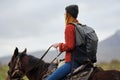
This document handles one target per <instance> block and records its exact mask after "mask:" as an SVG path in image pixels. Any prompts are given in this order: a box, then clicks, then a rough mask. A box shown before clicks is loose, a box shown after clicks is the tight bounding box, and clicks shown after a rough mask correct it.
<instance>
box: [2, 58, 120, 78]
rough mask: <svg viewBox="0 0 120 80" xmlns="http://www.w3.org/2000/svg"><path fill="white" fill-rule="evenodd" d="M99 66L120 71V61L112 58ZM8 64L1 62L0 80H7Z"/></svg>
mask: <svg viewBox="0 0 120 80" xmlns="http://www.w3.org/2000/svg"><path fill="white" fill-rule="evenodd" d="M97 65H98V66H99V67H102V68H103V69H104V70H110V69H114V70H119V71H120V61H118V60H112V61H111V62H109V63H106V62H101V63H98V64H97ZM7 71H8V66H5V65H1V64H0V80H5V78H6V76H7ZM24 80H28V79H27V78H26V77H24Z"/></svg>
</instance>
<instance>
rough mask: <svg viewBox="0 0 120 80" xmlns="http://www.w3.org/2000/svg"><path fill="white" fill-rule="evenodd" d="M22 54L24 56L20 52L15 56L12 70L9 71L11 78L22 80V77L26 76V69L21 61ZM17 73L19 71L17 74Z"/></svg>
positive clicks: (12, 79)
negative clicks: (24, 69)
mask: <svg viewBox="0 0 120 80" xmlns="http://www.w3.org/2000/svg"><path fill="white" fill-rule="evenodd" d="M21 56H22V55H21V54H18V56H17V57H16V58H15V62H14V64H13V65H12V66H11V70H10V71H8V75H9V78H10V80H22V78H23V76H24V71H23V69H22V65H21V62H20V58H21ZM16 73H17V75H16ZM15 75H16V76H15ZM14 76H15V77H14Z"/></svg>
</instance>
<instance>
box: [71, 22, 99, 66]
mask: <svg viewBox="0 0 120 80" xmlns="http://www.w3.org/2000/svg"><path fill="white" fill-rule="evenodd" d="M72 24H73V25H74V26H75V29H76V47H75V49H74V50H73V52H72V56H74V58H73V59H74V60H75V61H76V62H78V63H80V64H83V63H85V62H86V61H91V62H92V63H95V62H96V61H97V59H96V53H97V45H98V37H97V35H96V33H95V31H94V30H93V29H92V28H91V27H88V26H87V25H82V24H78V23H72Z"/></svg>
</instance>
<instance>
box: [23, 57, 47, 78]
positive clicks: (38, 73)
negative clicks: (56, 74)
mask: <svg viewBox="0 0 120 80" xmlns="http://www.w3.org/2000/svg"><path fill="white" fill-rule="evenodd" d="M24 58H25V59H24V60H25V61H24V70H25V73H26V76H27V77H28V78H29V80H41V78H42V76H43V75H44V74H43V72H45V71H46V70H47V68H48V66H49V63H45V62H44V61H42V60H41V61H40V64H39V65H38V66H37V67H34V66H35V65H36V63H37V62H38V61H39V59H38V58H35V57H33V56H26V57H24ZM25 62H26V63H25Z"/></svg>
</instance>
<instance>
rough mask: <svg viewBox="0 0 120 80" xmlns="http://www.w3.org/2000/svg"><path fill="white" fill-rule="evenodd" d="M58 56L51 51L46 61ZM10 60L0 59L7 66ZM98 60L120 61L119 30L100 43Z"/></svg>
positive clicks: (34, 53) (8, 57)
mask: <svg viewBox="0 0 120 80" xmlns="http://www.w3.org/2000/svg"><path fill="white" fill-rule="evenodd" d="M44 52H45V51H36V52H31V53H28V54H30V55H33V56H35V57H38V58H40V57H41V56H42V55H43V54H44ZM57 55H58V53H57V52H56V51H49V52H48V54H47V55H46V56H45V58H44V60H45V61H47V62H50V61H52V60H53V58H55V57H56V56H57ZM63 56H64V54H62V55H61V56H60V58H63ZM10 58H11V56H6V57H3V58H0V63H2V64H7V63H8V61H9V60H10ZM97 58H98V62H101V61H105V62H109V61H111V60H113V59H117V60H120V30H118V31H117V32H116V33H115V34H113V35H111V36H110V37H108V38H107V39H105V40H103V41H101V42H99V44H98V52H97Z"/></svg>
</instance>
